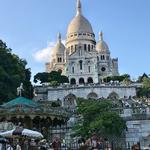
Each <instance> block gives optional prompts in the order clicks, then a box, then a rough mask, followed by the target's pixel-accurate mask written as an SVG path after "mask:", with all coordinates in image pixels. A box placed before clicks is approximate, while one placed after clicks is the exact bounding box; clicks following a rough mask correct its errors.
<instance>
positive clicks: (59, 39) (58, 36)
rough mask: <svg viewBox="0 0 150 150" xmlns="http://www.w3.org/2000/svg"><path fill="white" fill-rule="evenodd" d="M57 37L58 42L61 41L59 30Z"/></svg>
mask: <svg viewBox="0 0 150 150" xmlns="http://www.w3.org/2000/svg"><path fill="white" fill-rule="evenodd" d="M57 38H58V42H59V43H61V33H60V32H59V33H58V35H57Z"/></svg>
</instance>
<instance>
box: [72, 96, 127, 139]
mask: <svg viewBox="0 0 150 150" xmlns="http://www.w3.org/2000/svg"><path fill="white" fill-rule="evenodd" d="M112 108H113V105H112V103H111V102H110V100H101V101H94V100H83V99H79V100H78V109H77V113H78V115H79V116H81V121H80V122H79V123H78V124H77V125H76V126H75V128H74V131H75V134H76V135H81V136H83V137H90V136H91V134H92V133H93V132H96V133H97V134H99V135H101V136H102V135H103V136H106V137H113V136H117V137H119V136H120V135H121V134H122V133H123V131H124V129H125V127H126V125H125V122H124V121H123V119H122V118H121V117H120V116H119V114H117V113H115V112H114V111H112Z"/></svg>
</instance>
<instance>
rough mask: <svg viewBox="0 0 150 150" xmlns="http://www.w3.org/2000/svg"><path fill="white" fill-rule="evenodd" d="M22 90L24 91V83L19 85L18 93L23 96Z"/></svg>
mask: <svg viewBox="0 0 150 150" xmlns="http://www.w3.org/2000/svg"><path fill="white" fill-rule="evenodd" d="M22 91H24V89H23V83H21V84H20V86H19V87H17V95H19V96H22Z"/></svg>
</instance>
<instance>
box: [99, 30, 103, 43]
mask: <svg viewBox="0 0 150 150" xmlns="http://www.w3.org/2000/svg"><path fill="white" fill-rule="evenodd" d="M99 39H100V40H101V41H103V32H102V31H101V32H99Z"/></svg>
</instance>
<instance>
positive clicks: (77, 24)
mask: <svg viewBox="0 0 150 150" xmlns="http://www.w3.org/2000/svg"><path fill="white" fill-rule="evenodd" d="M71 33H92V34H93V29H92V26H91V24H90V22H89V21H88V20H87V19H86V18H85V17H84V16H83V15H82V12H81V2H80V0H77V13H76V16H75V17H74V18H73V19H72V21H71V23H70V24H69V26H68V30H67V35H69V34H71Z"/></svg>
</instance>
